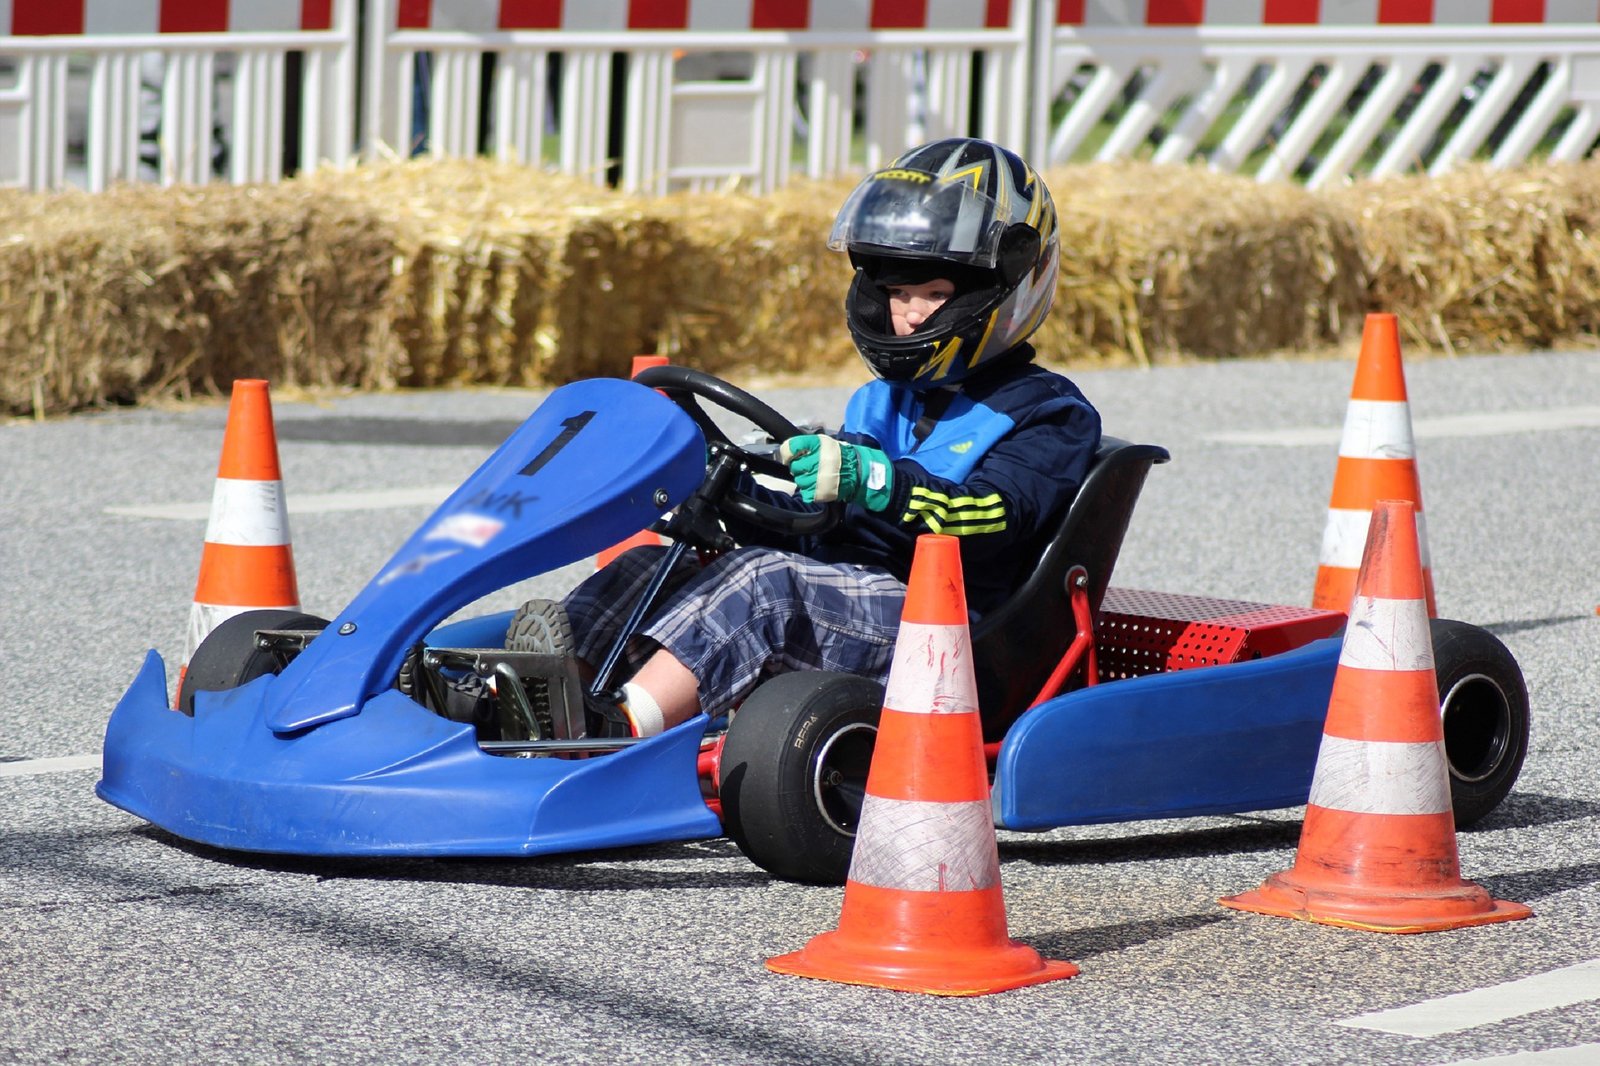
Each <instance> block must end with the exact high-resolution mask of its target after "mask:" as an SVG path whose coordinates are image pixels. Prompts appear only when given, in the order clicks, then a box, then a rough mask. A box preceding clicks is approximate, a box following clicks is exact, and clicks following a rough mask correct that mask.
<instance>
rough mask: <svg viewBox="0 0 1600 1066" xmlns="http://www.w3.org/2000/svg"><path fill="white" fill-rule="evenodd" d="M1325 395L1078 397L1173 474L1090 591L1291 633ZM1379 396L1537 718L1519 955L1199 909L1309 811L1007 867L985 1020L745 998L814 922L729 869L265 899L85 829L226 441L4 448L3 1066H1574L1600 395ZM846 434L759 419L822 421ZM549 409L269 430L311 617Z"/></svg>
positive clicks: (1514, 934)
mask: <svg viewBox="0 0 1600 1066" xmlns="http://www.w3.org/2000/svg"><path fill="white" fill-rule="evenodd" d="M620 369H621V367H620V366H619V371H620ZM1352 374H1353V363H1351V362H1339V361H1330V362H1266V363H1246V364H1226V365H1200V366H1190V367H1182V368H1163V369H1157V370H1154V371H1141V370H1117V371H1098V372H1088V373H1083V374H1080V375H1078V378H1079V380H1080V383H1081V384H1082V385H1083V386H1084V388H1085V390H1086V391H1087V392H1088V394H1089V395H1090V396H1091V398H1093V399H1094V400H1095V401H1096V402H1097V403H1098V405H1099V406H1100V407H1101V409H1102V411H1103V412H1104V414H1105V416H1106V427H1107V430H1108V431H1109V432H1112V433H1115V434H1116V435H1118V436H1123V437H1131V438H1134V439H1140V440H1150V441H1154V442H1157V443H1160V444H1164V445H1166V446H1167V447H1168V448H1170V449H1171V450H1172V452H1173V456H1174V459H1173V462H1172V463H1170V464H1169V465H1167V466H1164V467H1160V468H1157V469H1156V470H1155V471H1154V472H1153V473H1152V475H1151V478H1150V481H1149V483H1148V485H1147V487H1146V490H1145V494H1144V497H1143V499H1142V501H1141V503H1140V505H1139V509H1138V512H1137V514H1136V515H1135V518H1134V523H1133V528H1132V530H1131V531H1130V533H1129V536H1128V538H1127V541H1126V544H1125V546H1124V549H1123V553H1122V557H1121V561H1120V563H1119V566H1118V570H1117V573H1116V575H1115V577H1114V579H1113V583H1114V584H1117V585H1121V586H1124V587H1131V588H1144V589H1156V590H1161V591H1169V592H1187V593H1195V594H1200V595H1209V596H1222V597H1229V598H1236V599H1245V600H1253V601H1258V602H1263V603H1282V604H1305V603H1307V602H1308V601H1309V597H1310V592H1311V587H1312V583H1313V580H1314V578H1315V573H1316V567H1317V550H1318V545H1319V543H1320V539H1321V533H1322V525H1323V520H1324V517H1325V511H1326V507H1327V502H1328V494H1329V490H1330V486H1331V481H1332V475H1333V469H1334V464H1335V454H1336V448H1337V440H1338V433H1339V426H1340V424H1341V422H1342V420H1343V416H1344V410H1345V404H1346V399H1347V397H1348V395H1349V388H1350V382H1351V378H1352ZM1407 379H1408V383H1409V387H1410V396H1411V411H1412V418H1413V423H1414V426H1415V432H1416V437H1417V442H1418V453H1419V464H1418V465H1419V469H1420V472H1421V479H1422V485H1423V494H1424V497H1425V505H1426V513H1427V520H1428V535H1429V539H1430V545H1431V548H1432V555H1433V567H1434V578H1435V582H1436V585H1437V588H1438V601H1439V609H1440V613H1441V614H1444V615H1447V616H1450V617H1455V618H1461V619H1465V620H1468V621H1471V622H1475V623H1477V624H1480V625H1483V626H1485V627H1487V628H1488V629H1490V630H1491V631H1493V632H1494V633H1496V634H1497V635H1498V636H1499V637H1500V638H1501V639H1502V640H1504V641H1505V642H1506V644H1507V645H1508V646H1509V647H1510V648H1511V650H1512V651H1513V652H1514V653H1515V654H1516V656H1517V657H1518V659H1519V661H1520V663H1521V665H1522V668H1523V670H1524V673H1525V675H1526V678H1527V683H1528V689H1529V692H1530V695H1531V700H1532V706H1533V716H1534V734H1533V741H1532V748H1531V751H1530V753H1529V755H1528V759H1527V764H1526V768H1525V769H1524V771H1523V774H1522V777H1521V779H1520V781H1519V783H1518V785H1517V787H1516V789H1515V791H1514V792H1513V794H1512V795H1511V796H1510V797H1509V798H1508V799H1507V801H1506V802H1505V803H1504V804H1503V805H1502V807H1501V808H1500V809H1499V810H1497V811H1496V812H1494V813H1493V814H1492V815H1490V816H1489V817H1488V818H1487V819H1486V820H1485V821H1484V822H1483V823H1481V824H1480V826H1479V827H1477V828H1475V829H1473V830H1470V831H1464V832H1462V833H1461V834H1460V838H1459V844H1460V851H1461V861H1462V869H1463V873H1464V874H1465V875H1466V876H1467V877H1469V878H1472V879H1474V880H1476V881H1478V882H1479V883H1481V884H1482V885H1484V886H1485V887H1486V888H1488V889H1489V890H1490V891H1491V892H1492V893H1493V894H1494V895H1495V896H1497V897H1499V898H1502V899H1508V900H1515V901H1519V902H1522V903H1526V904H1528V905H1530V906H1531V907H1532V908H1533V910H1534V912H1535V916H1534V917H1533V918H1532V919H1530V920H1527V921H1520V922H1512V923H1506V924H1500V925H1492V926H1486V927H1482V928H1476V929H1468V930H1459V931H1453V932H1445V933H1432V934H1424V935H1418V936H1389V935H1382V934H1375V933H1364V932H1357V931H1351V930H1345V929H1336V928H1328V927H1323V926H1318V925H1312V924H1307V923H1301V922H1293V921H1287V920H1282V919H1275V918H1268V917H1264V916H1258V915H1251V914H1242V913H1237V912H1234V911H1230V910H1226V909H1224V908H1222V907H1219V906H1218V905H1217V903H1216V902H1215V901H1216V899H1217V898H1218V897H1219V896H1223V895H1227V894H1230V893H1235V892H1239V891H1243V890H1246V889H1249V888H1253V887H1255V886H1256V885H1258V884H1259V883H1260V882H1261V880H1262V879H1263V878H1264V877H1265V876H1267V875H1268V874H1270V873H1273V872H1275V871H1278V870H1282V869H1285V868H1286V867H1287V866H1289V865H1290V864H1291V863H1292V861H1293V857H1294V851H1295V846H1296V842H1297V839H1298V831H1299V816H1300V813H1301V812H1300V811H1299V810H1298V809H1289V810H1280V811H1269V812H1257V813H1252V814H1246V815H1237V816H1228V817H1210V818H1200V819H1190V820H1185V821H1168V822H1139V823H1129V824H1120V825H1110V826H1096V827H1087V828H1073V829H1060V830H1056V831H1052V832H1049V833H1043V834H1037V835H1024V834H1016V833H1001V834H1000V858H1001V863H1002V876H1003V880H1004V885H1005V890H1006V903H1007V909H1008V917H1009V923H1010V930H1011V935H1012V936H1013V937H1016V938H1018V939H1020V940H1023V941H1025V942H1027V943H1029V944H1031V945H1033V946H1034V947H1036V948H1038V949H1039V950H1040V951H1041V952H1043V953H1044V954H1045V955H1047V956H1050V957H1053V958H1061V959H1070V960H1073V961H1075V962H1077V963H1078V964H1079V965H1080V966H1081V967H1082V973H1081V975H1080V976H1078V977H1076V978H1074V979H1073V980H1070V981H1059V982H1054V983H1051V984H1046V985H1041V986H1038V987H1034V988H1028V989H1023V990H1018V991H1012V992H1007V993H1004V994H1000V995H994V996H987V997H982V998H976V999H942V998H935V997H927V996H919V995H912V994H905V993H895V992H887V991H882V990H876V989H867V988H858V987H851V986H846V985H839V984H832V983H827V982H820V981H813V980H806V979H801V978H794V977H782V976H778V975H775V974H772V973H769V972H768V971H767V970H766V969H765V968H764V966H763V965H762V963H763V959H764V958H766V957H767V956H770V955H774V954H777V953H780V952H785V951H791V950H794V949H796V948H798V947H800V946H801V945H802V944H803V943H804V942H805V941H806V940H807V939H808V938H809V937H810V936H812V935H813V934H816V933H819V932H822V931H824V930H827V929H830V928H832V927H833V926H834V925H835V923H836V922H837V920H838V915H839V907H840V900H841V891H840V890H838V889H826V888H811V887H801V886H796V885H791V884H785V883H780V882H775V881H772V880H770V879H769V878H768V877H767V876H766V875H765V874H764V873H763V872H762V871H761V870H759V869H758V868H756V867H755V866H753V865H751V864H750V863H749V862H747V861H746V860H745V859H744V858H743V856H741V855H740V854H739V852H738V851H737V850H736V849H735V848H734V847H733V846H732V845H731V844H730V843H728V842H726V841H724V840H710V841H704V842H698V843H688V844H672V845H661V846H653V847H646V848H636V849H626V850H619V851H612V852H598V851H597V852H586V853H583V854H576V855H567V856H558V857H553V858H543V859H537V860H529V861H497V862H486V861H435V860H412V861H331V860H312V859H296V858H274V857H263V856H252V855H246V854H237V853H228V852H223V851H219V850H214V849H210V848H206V847H201V846H195V845H189V844H186V843H184V842H182V841H180V840H178V839H176V838H174V837H172V836H170V835H168V834H166V833H164V832H162V831H159V830H156V829H154V828H152V827H151V826H149V825H147V824H145V823H143V822H142V821H140V820H139V819H136V818H133V817H131V816H129V815H127V814H125V813H123V812H121V811H119V810H116V809H114V808H112V807H110V806H108V805H107V804H105V803H103V802H101V801H100V800H98V799H97V798H96V797H95V796H94V793H93V787H94V784H95V782H96V780H97V779H98V757H99V751H100V747H101V743H102V736H103V730H104V727H105V723H106V719H107V716H108V714H109V713H110V710H111V708H112V706H113V705H114V704H115V702H116V700H117V699H118V697H119V696H120V694H121V693H122V691H123V690H124V689H125V688H126V687H127V685H128V684H129V682H130V681H131V680H132V678H133V676H134V673H135V671H136V670H137V668H138V665H139V663H140V660H141V658H142V656H143V654H144V652H145V650H146V649H147V648H151V647H154V648H156V649H157V650H159V651H160V652H161V653H162V654H163V655H164V656H165V657H166V658H167V659H168V661H169V662H171V661H174V660H175V659H177V658H178V657H180V656H181V654H182V650H183V649H182V643H183V633H184V626H185V623H186V620H187V616H188V612H189V606H190V601H191V599H192V594H193V590H194V580H195V572H196V567H197V565H198V561H199V554H200V545H201V541H202V538H203V535H204V530H205V516H206V513H207V511H208V506H209V500H210V497H211V490H212V487H213V478H214V476H215V470H216V460H217V454H218V449H219V447H220V442H221V433H222V427H223V423H224V408H223V407H222V406H221V405H215V406H204V407H196V408H187V409H183V410H128V411H117V412H110V413H105V414H95V415H85V416H82V417H76V418H69V419H62V420H58V421H50V422H45V423H37V424H36V423H31V422H13V423H10V424H4V425H0V457H3V460H4V461H3V463H0V589H3V591H4V596H3V599H0V602H3V604H4V608H5V617H4V620H3V622H0V1062H28V1063H31V1062H59V1061H73V1062H145V1061H148V1062H156V1061H168V1060H170V1059H172V1058H174V1057H175V1056H178V1055H184V1056H186V1057H189V1058H193V1059H197V1060H200V1061H216V1060H224V1059H226V1060H230V1061H240V1062H330V1061H339V1062H346V1063H355V1062H385V1063H392V1062H501V1061H563V1062H607V1063H621V1062H651V1063H657V1062H674V1063H675V1062H717V1063H723V1062H733V1063H780V1062H781V1063H807V1062H829V1063H834V1062H837V1063H906V1064H922V1063H941V1062H972V1061H981V1062H1021V1061H1034V1062H1050V1063H1076V1062H1084V1061H1096V1062H1129V1061H1148V1062H1165V1061H1187V1062H1218V1063H1424V1064H1431V1063H1458V1062H1482V1061H1488V1062H1495V1063H1539V1064H1554V1063H1578V1062H1582V1063H1594V1062H1600V783H1597V780H1596V766H1597V760H1596V753H1597V751H1600V725H1597V724H1596V717H1597V715H1596V704H1597V702H1600V700H1597V693H1600V617H1597V615H1596V606H1597V604H1600V539H1597V537H1596V535H1595V530H1596V528H1597V527H1600V463H1597V462H1596V459H1595V456H1596V455H1597V454H1600V361H1597V360H1596V357H1595V356H1594V355H1586V354H1531V355H1522V356H1514V357H1512V356H1508V357H1462V358H1456V359H1430V360H1421V359H1414V360H1412V361H1411V362H1410V363H1409V364H1408V366H1407ZM845 394H846V392H845V390H843V389H817V390H780V391H774V392H770V393H767V394H766V395H767V397H768V398H769V399H771V400H772V401H773V402H774V404H775V405H776V406H777V407H779V408H780V409H781V410H784V411H785V412H786V413H788V414H789V415H790V416H791V417H792V418H793V419H794V420H795V421H807V420H812V419H815V420H819V421H823V422H836V421H837V418H838V415H839V412H840V411H841V410H842V406H843V402H844V397H845ZM538 400H539V395H538V394H536V393H528V392H517V391H457V392H433V393H408V394H401V395H383V396H343V397H333V398H324V399H319V400H314V401H312V400H306V401H298V402H290V400H289V399H287V398H286V397H282V396H280V397H278V398H277V401H276V407H277V411H276V413H277V424H278V435H279V448H280V452H281V455H282V459H283V465H284V477H285V484H286V489H287V493H288V497H289V501H290V508H291V526H292V533H293V537H294V552H295V558H296V562H297V568H298V575H299V583H300V591H301V598H302V602H303V603H304V604H305V606H306V607H307V609H309V610H312V611H314V612H317V613H321V614H324V615H332V614H334V613H336V612H337V611H338V609H339V608H340V607H342V606H343V604H344V603H345V602H346V601H347V600H348V599H349V598H350V597H351V596H352V595H353V594H354V593H355V592H356V591H357V590H358V589H359V588H360V587H361V586H362V585H363V584H364V583H365V582H366V581H367V580H368V579H369V578H370V577H371V576H372V575H373V574H374V573H375V572H377V570H378V569H379V567H380V566H381V565H382V564H383V562H384V561H385V560H386V559H387V558H388V557H389V555H390V553H392V552H393V551H394V549H395V548H397V547H398V546H399V544H400V543H401V541H402V540H403V539H404V537H405V536H406V535H407V534H408V533H409V532H410V531H411V530H412V529H414V528H415V527H416V526H417V525H418V524H419V523H420V522H421V521H422V520H423V519H424V518H425V517H426V516H427V514H428V513H429V510H430V507H431V504H432V503H435V502H437V501H438V500H440V499H442V497H443V495H444V493H445V491H447V489H448V488H450V487H451V486H453V484H455V483H457V482H458V481H459V480H460V479H461V478H463V477H464V476H465V475H466V474H467V473H469V472H470V471H471V470H472V469H473V468H474V467H475V466H476V465H477V464H478V463H479V462H480V461H482V459H483V458H484V457H485V456H486V455H487V454H488V452H489V451H490V450H491V449H492V447H493V446H494V445H495V443H496V442H498V441H499V440H500V439H502V438H503V437H504V435H505V433H506V432H507V431H508V430H509V428H510V427H511V426H512V425H513V424H515V423H516V422H517V421H519V420H520V419H521V418H523V417H524V416H525V415H526V414H527V413H528V412H529V411H530V410H531V409H532V408H533V407H534V406H535V405H536V404H537V402H538ZM589 566H590V564H587V563H583V564H578V565H575V566H573V567H569V568H567V569H566V570H564V571H560V572H557V573H554V574H550V575H546V576H544V577H543V578H541V579H538V580H536V581H534V582H532V583H530V584H528V585H525V586H523V587H521V588H519V589H516V590H511V591H508V592H506V593H502V594H497V596H498V598H491V600H490V601H487V602H485V603H484V604H482V605H480V606H482V607H483V608H485V609H487V608H499V607H504V606H511V605H513V604H514V603H516V602H518V601H519V600H520V599H522V598H523V597H524V596H525V595H528V594H530V593H538V594H557V593H559V592H560V591H563V590H564V589H565V588H566V587H568V586H570V585H571V584H572V583H573V582H575V581H576V580H577V579H578V578H579V577H581V576H582V575H583V574H584V573H586V572H588V569H589ZM1175 713H1181V711H1175Z"/></svg>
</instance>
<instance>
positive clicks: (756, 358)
mask: <svg viewBox="0 0 1600 1066" xmlns="http://www.w3.org/2000/svg"><path fill="white" fill-rule="evenodd" d="M853 186H854V182H848V181H847V182H800V183H797V184H794V185H791V186H789V187H787V188H784V189H781V190H779V191H777V192H774V193H772V194H770V195H768V196H762V197H755V196H749V195H743V194H739V193H733V192H724V193H708V194H688V193H683V194H677V195H673V196H668V197H664V198H662V199H661V200H658V201H656V202H655V203H654V204H653V205H652V209H653V210H654V211H656V212H658V213H659V216H660V217H661V219H662V220H663V221H664V222H665V223H667V224H668V225H669V226H670V228H671V230H672V232H673V234H674V239H675V241H676V250H675V254H674V255H673V257H672V259H671V261H670V263H669V264H667V270H666V273H664V274H663V278H664V279H669V280H667V282H666V284H665V285H663V286H662V287H661V288H660V289H659V291H657V292H655V293H654V294H653V295H654V296H655V298H656V299H657V300H658V301H659V302H660V303H661V304H662V305H663V306H664V308H665V312H666V313H665V318H664V321H663V323H662V331H661V333H660V335H659V336H658V337H657V338H656V339H655V346H654V350H655V351H657V352H660V353H661V354H663V355H670V356H671V357H672V358H673V359H674V360H677V361H681V362H686V363H690V364H692V365H694V366H697V367H700V368H701V369H703V370H709V371H711V372H713V373H719V372H725V371H729V370H733V369H737V368H753V369H760V370H762V371H765V372H779V373H783V372H793V371H803V370H806V369H807V368H813V367H818V366H824V367H826V366H838V365H840V364H842V363H845V362H846V361H848V360H849V359H850V358H851V356H852V353H853V352H854V351H855V348H854V347H853V346H852V345H851V342H850V337H849V334H848V333H847V332H846V331H845V328H844V309H843V308H844V294H845V290H846V288H847V287H848V286H849V284H850V276H851V269H850V264H849V260H848V259H847V258H846V257H845V256H844V255H842V254H841V253H838V252H835V251H832V250H831V249H829V248H828V246H827V239H828V231H829V230H830V229H831V228H832V224H833V216H834V213H835V212H837V211H838V209H839V205H840V204H841V203H843V202H844V198H845V196H846V195H847V194H848V193H849V191H850V189H851V188H852V187H853Z"/></svg>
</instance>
